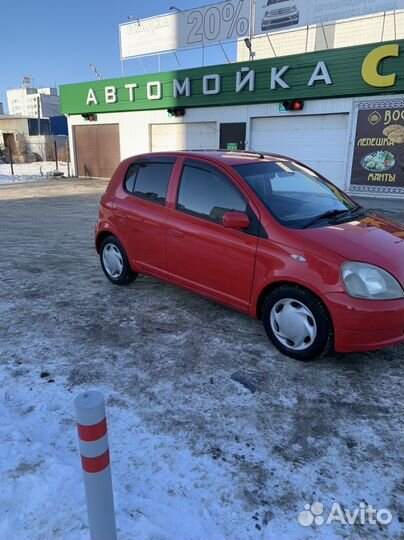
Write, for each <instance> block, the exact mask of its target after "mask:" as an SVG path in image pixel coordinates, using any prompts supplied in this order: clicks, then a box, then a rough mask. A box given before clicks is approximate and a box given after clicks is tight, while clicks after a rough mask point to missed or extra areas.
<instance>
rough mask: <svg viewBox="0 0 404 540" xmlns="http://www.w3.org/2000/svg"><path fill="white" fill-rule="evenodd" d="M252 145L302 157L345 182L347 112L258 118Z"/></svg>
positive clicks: (302, 159) (303, 159)
mask: <svg viewBox="0 0 404 540" xmlns="http://www.w3.org/2000/svg"><path fill="white" fill-rule="evenodd" d="M251 133H252V136H251V148H252V149H254V150H259V151H261V152H275V153H278V154H285V155H286V156H289V157H292V158H295V159H298V160H300V161H302V162H303V163H306V164H307V165H309V166H310V167H312V168H313V169H314V170H316V171H318V172H319V173H321V174H323V175H324V176H325V177H326V178H328V179H329V180H331V181H332V182H334V183H335V184H336V185H337V186H339V187H343V186H344V169H345V161H346V159H345V158H346V141H347V133H348V115H347V114H323V115H316V116H295V117H291V116H288V117H276V118H254V119H253V120H252V124H251Z"/></svg>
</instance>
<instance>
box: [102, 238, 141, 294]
mask: <svg viewBox="0 0 404 540" xmlns="http://www.w3.org/2000/svg"><path fill="white" fill-rule="evenodd" d="M100 261H101V266H102V269H103V270H104V274H105V275H106V276H107V278H108V279H109V280H110V281H111V282H112V283H114V284H115V285H127V284H128V283H130V282H131V281H133V280H134V279H135V278H136V277H137V274H135V273H134V272H133V271H132V269H131V267H130V264H129V261H128V257H127V255H126V252H125V250H124V248H123V246H122V244H121V243H120V242H119V240H118V239H117V238H115V236H108V237H107V238H104V240H103V241H102V243H101V248H100Z"/></svg>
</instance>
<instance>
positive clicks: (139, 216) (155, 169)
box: [114, 157, 175, 278]
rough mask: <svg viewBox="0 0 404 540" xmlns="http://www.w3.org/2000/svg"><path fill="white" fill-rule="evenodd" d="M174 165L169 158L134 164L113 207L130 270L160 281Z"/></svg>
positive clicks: (164, 273)
mask: <svg viewBox="0 0 404 540" xmlns="http://www.w3.org/2000/svg"><path fill="white" fill-rule="evenodd" d="M174 163H175V158H172V157H161V158H158V157H155V158H149V159H142V160H139V161H136V162H134V163H133V164H132V165H131V166H130V167H129V169H128V171H127V173H126V176H125V180H124V184H123V186H122V189H121V191H120V193H119V195H118V197H117V198H116V200H115V203H114V212H115V215H116V217H117V219H118V222H119V228H120V230H121V231H122V232H123V234H124V238H125V239H126V244H127V246H128V252H129V253H128V255H129V258H130V259H131V261H132V263H133V265H134V267H135V268H136V269H137V270H138V271H140V272H145V273H151V274H154V275H157V276H159V277H163V278H166V277H167V258H166V246H165V227H166V220H167V207H166V198H167V190H168V185H169V182H170V177H171V173H172V170H173V167H174Z"/></svg>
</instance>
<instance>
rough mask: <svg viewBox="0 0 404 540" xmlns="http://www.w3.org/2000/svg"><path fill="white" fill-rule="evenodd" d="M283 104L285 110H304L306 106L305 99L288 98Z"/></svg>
mask: <svg viewBox="0 0 404 540" xmlns="http://www.w3.org/2000/svg"><path fill="white" fill-rule="evenodd" d="M282 106H283V108H284V109H285V111H302V110H303V107H304V101H303V100H301V99H288V100H287V101H283V102H282Z"/></svg>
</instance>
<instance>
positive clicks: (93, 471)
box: [74, 391, 116, 540]
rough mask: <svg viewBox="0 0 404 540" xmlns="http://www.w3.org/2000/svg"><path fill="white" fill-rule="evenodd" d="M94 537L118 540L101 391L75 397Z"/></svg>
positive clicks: (102, 539)
mask: <svg viewBox="0 0 404 540" xmlns="http://www.w3.org/2000/svg"><path fill="white" fill-rule="evenodd" d="M74 407H75V411H76V421H77V431H78V434H79V447H80V454H81V464H82V467H83V476H84V488H85V492H86V501H87V514H88V522H89V525H90V537H91V540H116V523H115V509H114V495H113V491H112V478H111V466H110V461H109V446H108V434H107V420H106V417H105V402H104V396H103V395H102V394H101V392H96V391H89V392H84V393H83V394H80V395H79V396H77V397H76V399H75V400H74Z"/></svg>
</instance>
